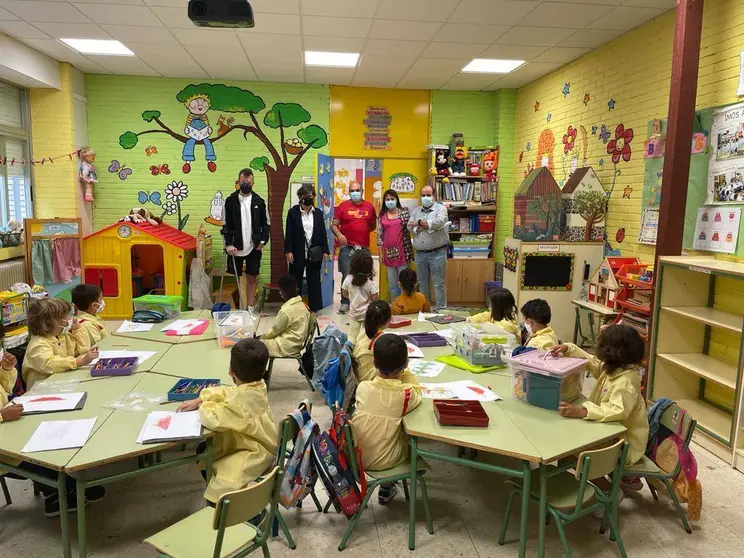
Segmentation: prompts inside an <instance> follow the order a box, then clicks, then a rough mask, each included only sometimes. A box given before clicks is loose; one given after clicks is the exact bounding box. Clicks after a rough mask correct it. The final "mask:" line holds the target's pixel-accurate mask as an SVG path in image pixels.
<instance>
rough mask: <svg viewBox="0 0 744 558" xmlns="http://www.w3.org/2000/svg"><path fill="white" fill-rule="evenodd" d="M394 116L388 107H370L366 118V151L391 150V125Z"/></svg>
mask: <svg viewBox="0 0 744 558" xmlns="http://www.w3.org/2000/svg"><path fill="white" fill-rule="evenodd" d="M392 120H393V116H392V115H391V114H390V109H388V107H381V106H369V107H367V111H366V113H365V116H364V126H365V128H366V130H365V132H364V149H371V150H375V151H386V150H388V149H390V124H391V122H392Z"/></svg>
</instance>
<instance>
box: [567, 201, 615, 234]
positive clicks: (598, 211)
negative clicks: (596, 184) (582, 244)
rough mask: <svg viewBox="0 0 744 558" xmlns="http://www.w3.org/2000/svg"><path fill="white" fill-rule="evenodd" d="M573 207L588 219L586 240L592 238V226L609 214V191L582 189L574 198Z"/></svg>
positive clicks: (583, 217)
mask: <svg viewBox="0 0 744 558" xmlns="http://www.w3.org/2000/svg"><path fill="white" fill-rule="evenodd" d="M573 207H574V209H575V211H576V213H578V214H579V215H581V218H582V219H584V220H585V221H586V227H585V229H584V240H585V241H586V242H589V241H590V240H592V227H593V226H594V225H596V224H597V223H601V222H602V221H604V219H605V217H606V216H607V193H606V192H604V191H602V192H600V191H598V190H589V191H581V192H578V193H577V194H576V196H575V197H574V199H573Z"/></svg>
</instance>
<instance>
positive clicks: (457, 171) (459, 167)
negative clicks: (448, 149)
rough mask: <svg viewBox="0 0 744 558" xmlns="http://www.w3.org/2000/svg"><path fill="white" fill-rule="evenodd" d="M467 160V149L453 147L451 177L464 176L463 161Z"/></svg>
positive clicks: (461, 146) (462, 146)
mask: <svg viewBox="0 0 744 558" xmlns="http://www.w3.org/2000/svg"><path fill="white" fill-rule="evenodd" d="M467 158H468V148H467V147H465V146H464V145H460V146H458V147H455V156H454V158H453V160H452V176H465V160H466V159H467Z"/></svg>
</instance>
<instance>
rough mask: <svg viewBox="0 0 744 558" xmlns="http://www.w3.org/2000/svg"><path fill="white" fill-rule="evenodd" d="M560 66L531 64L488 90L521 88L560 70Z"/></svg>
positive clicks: (517, 70)
mask: <svg viewBox="0 0 744 558" xmlns="http://www.w3.org/2000/svg"><path fill="white" fill-rule="evenodd" d="M560 66H561V65H560V64H549V63H539V62H530V63H529V64H527V65H526V66H523V67H521V68H518V69H516V70H515V71H513V72H512V73H510V74H507V75H505V76H504V77H502V78H501V79H499V80H497V81H495V82H494V83H493V84H491V85H490V86H488V88H487V89H503V88H514V87H521V86H523V85H525V84H527V83H530V82H532V81H535V80H536V79H537V78H539V77H542V76H544V75H545V74H548V73H550V72H552V71H553V70H556V69H558V68H560ZM484 89H485V88H484Z"/></svg>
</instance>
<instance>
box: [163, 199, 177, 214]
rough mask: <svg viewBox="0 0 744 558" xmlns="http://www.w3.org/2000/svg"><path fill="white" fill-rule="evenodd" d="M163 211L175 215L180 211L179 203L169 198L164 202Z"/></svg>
mask: <svg viewBox="0 0 744 558" xmlns="http://www.w3.org/2000/svg"><path fill="white" fill-rule="evenodd" d="M163 211H164V212H165V214H166V215H175V214H176V213H177V212H178V205H177V204H176V202H174V201H170V200H168V201H167V202H165V203H164V204H163Z"/></svg>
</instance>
